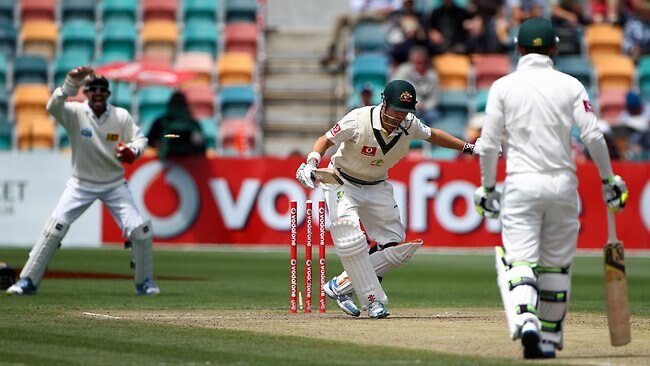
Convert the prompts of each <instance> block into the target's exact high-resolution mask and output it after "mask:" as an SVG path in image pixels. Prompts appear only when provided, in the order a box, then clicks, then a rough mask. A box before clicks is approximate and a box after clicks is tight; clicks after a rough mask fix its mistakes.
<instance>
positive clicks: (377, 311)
mask: <svg viewBox="0 0 650 366" xmlns="http://www.w3.org/2000/svg"><path fill="white" fill-rule="evenodd" d="M389 315H390V311H388V309H387V308H386V306H385V305H384V304H382V303H381V302H379V301H373V302H371V303H370V305H368V316H369V317H370V318H372V319H381V318H385V317H387V316H389Z"/></svg>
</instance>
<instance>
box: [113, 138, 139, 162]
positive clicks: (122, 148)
mask: <svg viewBox="0 0 650 366" xmlns="http://www.w3.org/2000/svg"><path fill="white" fill-rule="evenodd" d="M115 157H116V158H117V160H119V161H121V162H124V163H129V164H132V163H133V162H134V161H135V158H137V157H138V149H137V148H135V147H133V146H129V145H127V144H125V143H123V142H120V143H119V144H117V146H115Z"/></svg>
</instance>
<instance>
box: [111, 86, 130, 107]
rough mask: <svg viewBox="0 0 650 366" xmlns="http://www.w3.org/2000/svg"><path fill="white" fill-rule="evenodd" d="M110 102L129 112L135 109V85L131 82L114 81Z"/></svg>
mask: <svg viewBox="0 0 650 366" xmlns="http://www.w3.org/2000/svg"><path fill="white" fill-rule="evenodd" d="M108 102H109V103H111V104H112V105H114V106H117V107H122V108H124V109H126V110H128V111H129V112H132V111H133V87H132V85H131V83H126V82H120V81H112V82H111V96H110V97H109V98H108Z"/></svg>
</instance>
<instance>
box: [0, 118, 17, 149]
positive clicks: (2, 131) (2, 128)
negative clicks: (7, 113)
mask: <svg viewBox="0 0 650 366" xmlns="http://www.w3.org/2000/svg"><path fill="white" fill-rule="evenodd" d="M13 132H14V125H13V123H10V122H9V121H7V119H6V118H4V117H0V150H1V151H8V150H11V146H12V135H13Z"/></svg>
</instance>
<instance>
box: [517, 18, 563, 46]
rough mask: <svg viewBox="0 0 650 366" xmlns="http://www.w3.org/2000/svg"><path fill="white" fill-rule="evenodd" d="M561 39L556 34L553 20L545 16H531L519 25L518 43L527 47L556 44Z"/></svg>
mask: <svg viewBox="0 0 650 366" xmlns="http://www.w3.org/2000/svg"><path fill="white" fill-rule="evenodd" d="M559 41H560V39H559V38H558V37H557V36H556V35H555V31H554V30H553V26H552V25H551V22H550V21H548V20H547V19H544V18H530V19H527V20H525V21H524V22H523V23H521V25H520V26H519V33H518V34H517V44H518V45H520V46H522V47H526V48H547V47H551V46H555V45H556V44H557V43H558V42H559Z"/></svg>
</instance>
